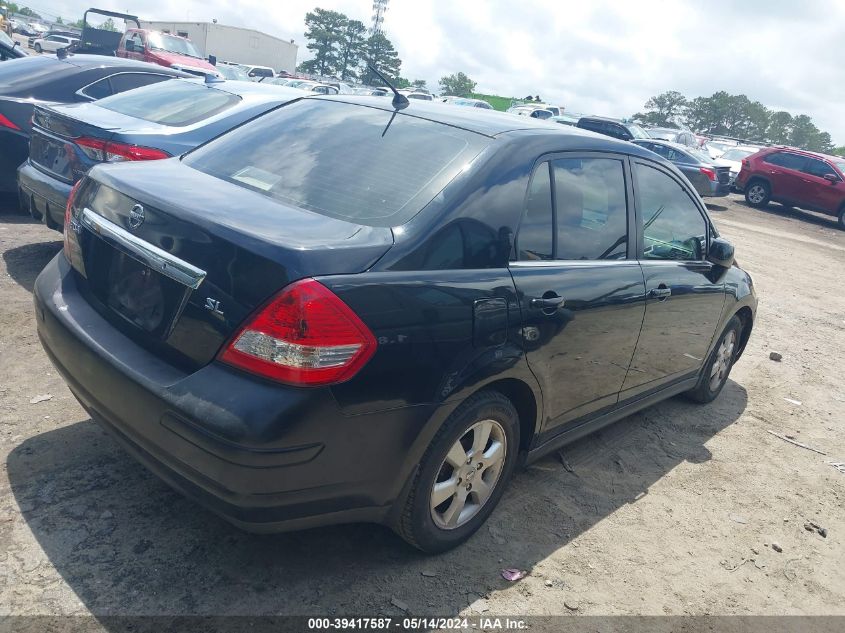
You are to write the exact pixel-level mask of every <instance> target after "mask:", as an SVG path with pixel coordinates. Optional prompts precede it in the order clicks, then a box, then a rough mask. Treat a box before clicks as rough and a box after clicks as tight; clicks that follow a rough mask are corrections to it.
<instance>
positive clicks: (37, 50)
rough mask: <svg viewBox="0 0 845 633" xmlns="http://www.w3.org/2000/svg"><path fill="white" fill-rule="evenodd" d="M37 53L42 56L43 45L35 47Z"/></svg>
mask: <svg viewBox="0 0 845 633" xmlns="http://www.w3.org/2000/svg"><path fill="white" fill-rule="evenodd" d="M35 52H36V53H38V54H39V55H40V54H41V44H36V45H35Z"/></svg>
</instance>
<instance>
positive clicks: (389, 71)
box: [361, 33, 402, 85]
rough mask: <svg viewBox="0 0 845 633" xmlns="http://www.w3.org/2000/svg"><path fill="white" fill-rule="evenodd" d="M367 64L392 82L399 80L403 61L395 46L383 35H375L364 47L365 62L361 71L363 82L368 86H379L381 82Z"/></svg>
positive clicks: (368, 39)
mask: <svg viewBox="0 0 845 633" xmlns="http://www.w3.org/2000/svg"><path fill="white" fill-rule="evenodd" d="M367 64H372V65H373V66H375V67H376V69H378V71H379V72H380V73H381V74H383V75H384V76H385V77H387V78H388V79H390V80H391V81H395V80H396V79H398V78H399V72H400V70H401V68H402V60H401V59H399V53H397V52H396V49H395V48H393V44H392V43H391V41H390V40H389V39H387V37H386V36H385V35H384V34H383V33H375V34H373V35H371V36H370V37H369V38H367V42H366V44H365V46H364V60H363V65H362V69H361V81H362V82H363V83H365V84H367V85H379V84H381V80H380V79H379V78H378V75H376V74H375V73H374V72H372V71H371V70H370V69H369V67H368V66H367Z"/></svg>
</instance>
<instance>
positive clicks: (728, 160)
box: [713, 145, 761, 187]
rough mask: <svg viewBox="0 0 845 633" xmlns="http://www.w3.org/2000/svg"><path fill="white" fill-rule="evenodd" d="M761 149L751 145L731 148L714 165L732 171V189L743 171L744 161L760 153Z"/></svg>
mask: <svg viewBox="0 0 845 633" xmlns="http://www.w3.org/2000/svg"><path fill="white" fill-rule="evenodd" d="M760 149H761V148H759V147H752V146H751V145H740V146H735V147H730V148H728V150H727V151H726V152H725V153H724V154H722V155H721V156H719V158H717V159H715V160H714V161H713V163H714V164H715V165H718V166H719V167H727V168H728V169H730V174H731V180H730V183H731V187H733V184H734V180H736V175H737V174H738V173H739V171H740V170H741V169H742V159H743V158H748V157H749V156H751V154H756V153H757V152H759V151H760Z"/></svg>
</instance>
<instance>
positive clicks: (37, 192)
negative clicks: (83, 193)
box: [18, 160, 73, 231]
mask: <svg viewBox="0 0 845 633" xmlns="http://www.w3.org/2000/svg"><path fill="white" fill-rule="evenodd" d="M72 188H73V185H70V184H68V183H66V182H62V181H61V180H59V179H57V178H53V177H52V176H49V175H48V174H45V173H44V172H43V171H41V170H40V169H38V168H37V167H35V166H34V165H32V163H30V162H29V161H28V160H27V161H26V162H25V163H24V164H23V165H21V166H20V167H19V168H18V190H19V194H20V197H21V203H23V202H24V201H25V200H28V201H29V205H30V206H31V207H34V210H35V211H37V212H38V213H39V214H40V215H41V217H43V218H44V222H45V224H46V225H47V226H48V227H50V228H51V229H55V230H57V231H61V230H62V228H63V227H64V222H65V206H66V205H67V199H68V197H70V190H71V189H72Z"/></svg>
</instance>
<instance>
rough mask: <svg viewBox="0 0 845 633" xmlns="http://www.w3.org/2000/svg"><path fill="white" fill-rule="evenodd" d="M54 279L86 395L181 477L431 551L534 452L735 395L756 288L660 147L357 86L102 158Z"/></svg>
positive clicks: (47, 300)
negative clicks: (154, 147)
mask: <svg viewBox="0 0 845 633" xmlns="http://www.w3.org/2000/svg"><path fill="white" fill-rule="evenodd" d="M394 108H395V109H394ZM629 174H633V180H634V182H636V185H637V186H636V188H634V187H632V180H631V177H630V176H629ZM34 295H35V305H36V308H35V314H36V320H37V326H38V333H39V336H40V339H41V341H42V343H43V345H44V348H45V349H46V350H47V353H48V354H49V356H50V358H51V360H52V361H53V363H54V364H55V366H56V367H57V369H58V370H59V372H60V373H61V374H62V376H63V377H64V378H65V380H66V381H67V382H68V384H69V386H70V388H71V390H72V391H73V393H74V394H75V395H76V397H77V398H78V399H79V401H80V402H81V403H82V405H83V406H84V407H85V408H86V409H87V411H88V412H89V413H90V415H91V417H92V418H94V419H95V420H97V421H99V422H100V423H101V424H102V425H103V426H104V427H105V428H106V429H108V430H109V431H111V432H112V433H113V434H114V436H115V437H116V438H117V439H118V441H120V442H121V443H122V444H123V445H124V446H125V447H126V449H127V450H128V451H129V452H130V453H132V454H133V455H135V456H136V457H137V458H138V459H139V460H141V461H142V462H143V463H145V464H146V465H147V466H148V467H149V468H150V469H152V470H153V471H154V472H156V473H157V474H158V475H160V476H161V477H162V478H164V479H165V480H166V481H168V482H170V483H171V484H172V485H173V486H175V487H176V488H177V489H179V490H181V491H183V492H184V493H186V494H188V495H190V496H192V497H194V498H195V499H197V500H199V501H200V502H202V503H203V504H205V505H206V506H207V507H209V508H211V509H212V510H214V511H215V512H218V513H219V514H221V515H222V516H224V517H226V518H228V519H229V520H230V521H232V522H233V523H235V524H236V525H239V526H242V527H244V528H248V529H250V530H256V531H273V530H281V529H297V528H303V527H307V526H313V525H320V524H327V523H338V522H349V521H376V522H382V523H385V524H387V525H390V526H392V527H393V528H394V529H395V530H396V531H397V532H398V533H399V534H400V535H401V536H402V537H403V538H405V539H406V540H407V541H408V542H409V543H411V544H412V545H414V546H415V547H418V548H420V549H422V550H425V551H428V552H436V551H442V550H445V549H448V548H450V547H454V546H455V545H457V544H459V543H461V542H462V541H464V540H465V539H467V538H468V537H469V536H470V535H471V534H472V533H473V532H475V531H476V530H477V529H478V528H479V527H480V526H481V525H482V524H483V522H484V521H485V520H486V518H487V517H488V516H489V515H490V513H491V512H492V511H493V509H494V507H495V505H496V504H497V502H498V501H499V499H500V498H501V496H502V493H503V491H504V488H505V486H506V485H507V483H508V480H509V479H510V478H511V475H512V474H513V472H514V468H515V466H516V464H517V463H518V461H519V460H520V459H526V460H528V461H531V460H535V459H537V458H539V457H540V456H541V455H544V454H546V453H548V452H549V451H552V450H555V449H557V448H559V447H560V446H561V445H563V444H565V443H567V442H571V441H573V440H574V439H576V438H578V437H581V436H583V435H584V434H586V433H589V432H591V431H593V430H595V429H598V428H600V427H602V426H604V425H606V424H609V423H611V422H614V421H616V420H618V419H620V418H622V417H624V416H627V415H629V414H630V413H633V412H634V411H637V410H638V409H642V408H643V407H646V406H648V405H650V404H653V403H655V402H658V401H660V400H662V399H664V398H668V397H670V396H673V395H675V394H679V393H685V394H687V395H688V396H689V398H691V399H692V400H695V401H697V402H709V401H711V400H713V399H714V398H716V397H717V396H718V395H719V393H720V391H721V390H722V388H723V387H724V385H725V383H726V381H727V380H728V375H729V373H730V371H731V367H732V365H733V363H734V362H735V361H736V359H737V358H739V356H740V354H741V353H742V351H743V349H744V348H745V345H746V342H747V341H748V337H749V335H750V333H751V329H752V326H753V323H754V316H755V310H756V305H757V300H756V297H755V294H754V289H753V285H752V282H751V278H750V277H749V276H748V275H747V274H746V273H745V272H744V271H743V270H742V269H740V268H739V267H737V266H736V264H735V263H734V250H733V247H732V246H731V245H730V244H729V243H728V242H726V241H725V240H723V239H721V238H720V237H719V236H718V233H717V232H716V230H715V229H714V228H713V225H712V224H711V222H710V219H709V218H708V215H707V210H706V208H705V206H704V205H703V204H702V202H701V199H700V198H699V197H698V195H697V194H696V193H695V191H694V190H693V189H692V188H690V186H689V183H688V182H687V180H686V179H685V178H684V177H683V176H682V175H681V174H680V172H678V170H677V169H676V168H675V167H673V166H672V164H671V163H669V162H667V161H664V160H663V159H661V158H660V157H658V156H656V155H655V154H653V153H651V152H648V151H646V150H644V149H643V148H640V147H638V146H637V145H634V144H632V143H626V142H621V141H617V140H614V139H611V138H608V137H606V136H599V135H596V134H591V133H589V132H584V131H581V130H577V129H575V128H567V127H566V126H562V125H558V124H548V123H542V122H535V121H532V120H530V119H528V118H527V117H515V116H512V115H508V114H504V113H495V112H489V111H483V110H476V109H474V108H473V109H470V108H444V107H443V106H442V105H440V104H430V103H426V102H420V101H415V102H412V103H410V104H409V103H408V101H406V100H404V99H402V98H401V97H395V98H394V99H393V103H391V101H390V100H389V99H386V98H384V97H382V98H378V97H357V96H346V95H344V96H336V97H317V98H309V99H301V100H298V101H294V102H292V103H290V104H288V105H285V106H283V107H280V108H278V109H276V110H274V111H272V112H270V113H268V114H265V115H263V116H260V117H258V118H256V119H254V120H253V121H251V122H249V123H246V124H244V125H242V126H240V127H238V128H235V129H234V130H232V131H231V132H229V133H227V134H224V135H223V136H221V137H219V138H218V139H215V140H214V141H211V142H209V143H207V144H206V145H204V146H202V147H200V148H198V149H196V150H194V151H192V152H190V153H188V154H186V155H185V156H183V157H182V158H172V159H168V160H160V161H148V162H141V163H124V164H121V165H101V166H97V167H95V168H93V169H92V170H91V171H90V172H89V174H88V176H87V177H85V178H84V179H83V180H81V181H80V183H79V185H77V188H76V190H75V193H74V194H73V196H72V198H71V201H70V202H69V204H68V221H67V222H66V230H65V248H64V252H62V253H59V254H58V255H57V256H56V258H55V259H53V260H52V261H51V262H50V263H49V264H48V265H47V266H46V268H45V269H44V271H43V272H42V273H41V274H40V275H39V277H38V279H37V281H36V283H35V291H34Z"/></svg>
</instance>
